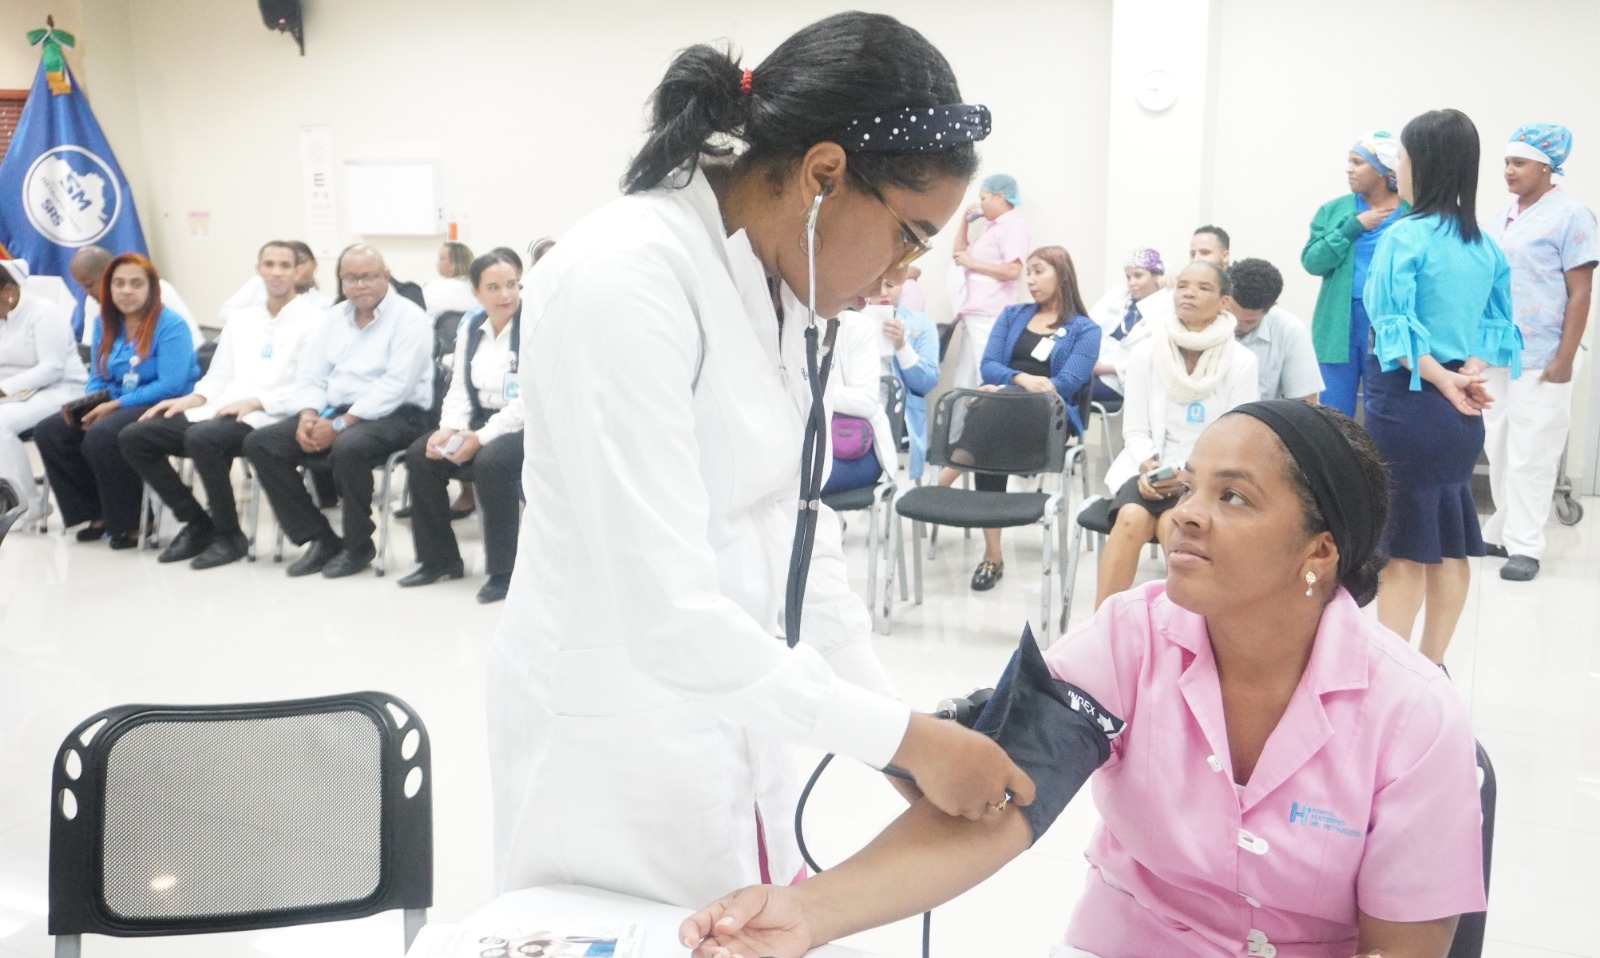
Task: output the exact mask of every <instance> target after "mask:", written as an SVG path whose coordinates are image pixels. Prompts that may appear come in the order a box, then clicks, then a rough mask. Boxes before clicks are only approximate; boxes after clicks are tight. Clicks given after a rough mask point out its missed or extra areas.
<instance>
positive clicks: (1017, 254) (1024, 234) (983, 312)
mask: <svg viewBox="0 0 1600 958" xmlns="http://www.w3.org/2000/svg"><path fill="white" fill-rule="evenodd" d="M967 255H969V256H971V257H972V258H973V259H975V260H977V261H978V262H980V263H990V264H994V265H1000V266H1003V265H1005V264H1006V263H1021V262H1023V261H1024V260H1026V259H1027V258H1028V224H1027V223H1026V222H1025V221H1024V220H1023V219H1022V214H1020V213H1018V212H1017V211H1016V210H1006V211H1005V212H1004V213H1001V214H1000V215H999V216H997V217H995V218H994V220H993V221H991V222H990V223H989V225H987V226H985V227H984V228H983V235H981V236H979V237H978V238H977V239H975V240H973V241H972V244H971V245H969V246H968V247H967ZM966 273H967V282H966V287H967V291H966V295H964V296H963V297H962V298H961V304H960V306H959V307H958V308H957V309H956V312H958V313H960V314H962V315H966V314H968V313H973V314H976V315H979V316H999V315H1000V313H1001V312H1002V311H1003V310H1004V309H1005V308H1006V307H1007V306H1010V305H1011V304H1012V303H1015V302H1016V301H1017V293H1018V291H1020V290H1021V289H1022V277H1021V276H1018V277H1017V278H1016V279H1014V280H1011V281H1009V282H1006V281H1002V280H998V279H995V278H994V277H993V276H985V275H984V274H983V273H980V272H978V271H977V270H975V269H969V270H967V271H966ZM978 351H979V352H982V351H983V349H982V347H981V346H980V347H979V349H978Z"/></svg>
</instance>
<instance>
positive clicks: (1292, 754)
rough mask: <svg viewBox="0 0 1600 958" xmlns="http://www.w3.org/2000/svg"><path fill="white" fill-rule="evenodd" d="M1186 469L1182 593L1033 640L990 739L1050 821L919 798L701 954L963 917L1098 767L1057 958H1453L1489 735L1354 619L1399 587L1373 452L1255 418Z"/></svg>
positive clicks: (1293, 419)
mask: <svg viewBox="0 0 1600 958" xmlns="http://www.w3.org/2000/svg"><path fill="white" fill-rule="evenodd" d="M1180 475H1181V477H1182V480H1183V492H1182V500H1181V502H1180V503H1179V505H1178V506H1177V507H1176V508H1174V510H1173V516H1174V517H1175V520H1176V524H1175V529H1174V534H1173V537H1172V541H1171V542H1170V543H1169V545H1168V550H1167V555H1168V564H1167V572H1168V578H1167V580H1166V581H1165V582H1152V583H1150V584H1148V585H1146V586H1143V587H1141V588H1138V589H1134V590H1132V591H1129V592H1125V593H1122V594H1120V595H1118V596H1115V597H1113V598H1112V599H1110V600H1109V601H1108V602H1106V604H1105V605H1104V606H1102V607H1101V608H1100V609H1099V611H1098V612H1097V613H1096V614H1095V616H1094V618H1093V619H1092V620H1090V621H1089V622H1087V623H1085V624H1084V625H1083V626H1081V627H1080V628H1078V629H1077V630H1076V631H1074V632H1072V633H1070V634H1068V635H1067V636H1065V637H1064V638H1062V639H1061V640H1060V641H1059V642H1057V643H1056V644H1055V645H1054V646H1053V647H1052V648H1051V649H1050V650H1049V651H1048V652H1046V653H1044V655H1043V656H1042V657H1041V656H1040V654H1039V652H1038V650H1037V648H1036V647H1035V646H1033V644H1032V640H1031V637H1027V636H1025V638H1024V642H1023V644H1022V646H1021V647H1020V648H1019V650H1018V652H1017V655H1016V656H1015V657H1014V658H1013V660H1012V664H1011V666H1010V668H1008V669H1007V672H1006V675H1005V676H1004V677H1003V678H1002V680H1001V682H1000V683H999V685H998V687H997V689H996V692H995V696H994V699H992V700H991V701H990V703H989V704H988V705H986V706H985V707H984V711H983V713H982V714H980V716H979V718H978V728H979V730H980V731H981V730H985V728H986V726H987V727H988V730H989V731H991V732H992V733H993V734H995V735H996V736H997V738H998V740H999V742H1000V744H1001V745H1003V746H1004V747H1005V748H1006V751H1007V752H1008V753H1009V754H1010V755H1011V756H1012V758H1013V759H1014V760H1015V761H1017V762H1018V764H1019V765H1020V766H1021V767H1023V768H1024V770H1026V771H1027V772H1028V773H1029V774H1030V775H1031V776H1032V777H1033V779H1034V781H1035V783H1036V784H1037V785H1038V794H1037V797H1036V798H1035V800H1034V802H1033V804H1031V805H1029V806H1027V807H1026V808H1019V807H1017V806H1016V805H1013V804H1011V803H1010V801H1009V797H1008V796H1002V795H996V796H995V800H994V801H993V802H991V803H990V806H989V807H990V811H989V812H988V813H987V814H986V815H984V816H983V817H982V818H980V819H978V820H967V819H960V818H951V817H949V816H946V815H943V814H940V813H939V812H938V811H937V810H936V809H934V808H932V807H931V806H929V805H928V804H927V803H926V802H924V801H918V802H917V803H915V804H913V805H912V807H911V808H910V809H909V810H908V811H907V812H906V813H905V814H904V815H902V816H901V817H900V818H899V819H898V820H896V821H895V822H894V823H893V824H891V825H890V826H889V827H888V828H887V829H886V830H885V831H884V832H883V834H881V835H880V836H878V838H877V839H875V840H874V841H873V842H872V843H871V844H870V845H868V846H867V847H866V848H865V849H863V850H862V851H861V852H859V853H858V854H857V855H855V856H854V857H853V858H851V859H850V860H848V861H846V862H845V863H844V864H842V865H840V866H838V867H837V868H834V869H832V870H830V871H827V872H824V873H822V874H821V875H819V876H817V877H815V878H813V879H810V880H808V881H806V882H804V883H802V884H800V885H797V886H794V887H785V888H775V887H768V886H761V887H752V888H746V889H743V890H741V891H738V892H735V893H734V894H732V895H729V896H727V897H725V898H723V899H721V900H719V901H717V902H716V903H714V904H712V905H711V906H709V907H707V908H706V909H704V910H703V911H701V912H699V913H697V914H695V915H694V916H692V917H691V918H689V919H688V920H687V921H686V922H684V925H683V927H682V937H683V939H684V943H685V945H686V946H688V947H690V948H693V949H694V954H695V955H696V956H697V958H730V956H734V955H739V956H745V958H755V956H766V955H770V956H782V958H787V956H799V955H801V954H803V953H804V952H805V951H806V950H807V949H808V948H812V947H814V946H816V945H819V944H821V943H823V942H826V941H830V940H832V939H834V938H837V937H840V936H842V935H848V934H852V933H854V932H856V931H859V930H861V929H864V928H868V927H872V926H875V925H879V924H883V923H886V922H890V921H895V920H898V919H900V918H903V917H906V916H908V915H913V914H916V913H917V912H920V911H923V910H925V909H927V908H931V907H933V906H934V905H936V904H938V903H940V902H944V901H947V900H949V899H950V898H953V897H954V896H956V895H958V894H960V893H961V892H963V891H965V890H966V889H968V888H971V887H972V886H973V885H975V884H977V883H978V882H980V881H982V880H983V879H985V878H987V877H988V876H989V875H991V874H993V873H994V872H995V871H997V870H998V869H999V868H1000V867H1001V866H1002V865H1004V864H1005V863H1006V862H1008V861H1010V860H1011V859H1012V858H1014V857H1016V856H1017V855H1019V854H1021V853H1022V852H1023V851H1024V850H1025V849H1027V848H1028V847H1029V846H1030V845H1031V844H1032V842H1033V841H1035V840H1036V839H1037V838H1038V836H1039V835H1040V834H1042V833H1043V832H1044V830H1045V829H1046V828H1048V827H1049V825H1050V823H1051V822H1052V821H1053V820H1054V818H1055V816H1056V815H1057V814H1059V813H1060V810H1061V809H1062V808H1064V807H1065V805H1066V804H1067V801H1068V800H1069V799H1070V798H1071V797H1072V795H1073V793H1074V792H1076V790H1077V789H1078V787H1079V786H1080V785H1082V783H1083V782H1084V781H1085V780H1086V779H1088V778H1090V777H1091V774H1090V773H1091V772H1092V773H1094V774H1093V775H1092V778H1093V782H1094V787H1093V792H1094V801H1095V805H1096V807H1097V808H1098V810H1099V812H1100V815H1101V817H1102V819H1103V820H1104V824H1103V825H1102V826H1101V827H1100V829H1099V830H1098V831H1097V832H1096V834H1095V836H1094V838H1093V839H1092V841H1091V842H1090V845H1089V848H1088V851H1087V858H1088V860H1089V873H1088V877H1087V881H1086V885H1085V888H1084V891H1083V894H1082V896H1081V898H1080V900H1079V902H1078V906H1077V909H1076V911H1075V912H1074V914H1073V916H1072V920H1071V922H1070V924H1069V926H1068V928H1067V932H1066V936H1065V940H1064V941H1063V942H1062V943H1061V945H1060V946H1058V947H1057V948H1056V950H1055V952H1054V953H1053V954H1054V955H1055V956H1057V958H1067V956H1074V958H1081V956H1092V958H1122V956H1132V955H1180V954H1182V955H1202V956H1218V958H1220V956H1244V955H1249V956H1261V958H1274V956H1275V958H1302V956H1303V958H1310V956H1316V958H1349V956H1351V955H1372V954H1375V953H1376V954H1379V955H1382V956H1384V958H1443V956H1444V955H1445V954H1446V952H1447V951H1448V950H1449V947H1450V941H1451V938H1452V936H1453V935H1454V931H1455V925H1456V921H1457V918H1458V916H1460V915H1462V914H1465V913H1469V912H1475V911H1481V910H1483V908H1484V884H1483V867H1482V856H1481V849H1480V842H1479V834H1480V832H1479V799H1478V785H1477V774H1476V768H1475V765H1474V758H1473V740H1472V732H1471V728H1470V726H1469V724H1468V720H1467V714H1466V709H1465V708H1464V706H1463V705H1462V703H1461V700H1460V698H1459V696H1457V695H1456V694H1455V692H1454V690H1453V689H1452V688H1451V686H1450V684H1449V681H1448V679H1447V677H1446V676H1445V675H1444V673H1443V672H1441V671H1440V670H1439V668H1438V667H1437V666H1435V665H1434V664H1433V663H1431V662H1429V661H1428V660H1427V659H1425V658H1424V657H1423V656H1422V655H1421V654H1420V653H1418V652H1416V651H1415V650H1413V649H1411V648H1410V647H1408V646H1407V645H1406V644H1405V643H1404V642H1402V641H1401V640H1400V639H1399V638H1398V637H1397V636H1395V635H1394V634H1393V633H1391V632H1390V631H1388V630H1387V629H1385V628H1383V627H1382V626H1381V625H1380V624H1378V622H1377V621H1376V620H1375V619H1372V618H1370V617H1367V616H1364V615H1362V614H1361V612H1360V608H1359V607H1360V606H1361V605H1364V604H1366V603H1367V602H1370V601H1371V599H1372V597H1373V595H1374V594H1375V592H1376V589H1377V581H1378V573H1379V571H1380V570H1381V568H1382V566H1383V558H1382V556H1381V555H1379V554H1378V552H1377V548H1378V542H1379V538H1380V536H1381V533H1382V530H1383V526H1384V522H1385V519H1386V515H1385V512H1386V510H1387V503H1388V501H1389V496H1388V490H1387V479H1386V476H1385V473H1384V469H1383V466H1382V463H1381V461H1380V460H1379V458H1378V455H1377V450H1376V447H1375V446H1374V445H1373V442H1372V440H1371V439H1370V438H1369V437H1368V436H1367V435H1366V433H1365V432H1363V431H1362V430H1361V428H1360V427H1359V426H1357V425H1356V424H1355V423H1353V422H1351V421H1350V420H1349V419H1347V418H1345V417H1344V416H1343V415H1342V414H1340V413H1339V412H1337V411H1335V410H1332V409H1329V408H1326V407H1315V406H1311V405H1308V404H1306V403H1301V402H1298V401H1295V400H1276V401H1272V402H1262V403H1250V404H1247V405H1244V406H1241V407H1239V408H1238V409H1236V410H1234V411H1233V412H1232V413H1230V414H1229V415H1227V416H1225V417H1224V418H1222V419H1221V420H1219V421H1218V422H1217V423H1216V424H1214V425H1213V426H1211V427H1210V428H1209V429H1208V430H1207V431H1206V432H1205V433H1204V434H1203V435H1202V436H1201V437H1200V439H1199V441H1198V443H1197V445H1196V446H1195V448H1194V451H1193V453H1192V454H1191V455H1190V457H1189V460H1188V465H1187V469H1186V470H1185V472H1183V473H1181V474H1180ZM997 701H999V702H1000V703H1001V706H1000V707H999V708H998V709H997V708H996V704H995V703H996V702H997ZM1041 703H1043V704H1041ZM992 712H999V713H1002V714H999V715H998V716H995V715H991V713H992Z"/></svg>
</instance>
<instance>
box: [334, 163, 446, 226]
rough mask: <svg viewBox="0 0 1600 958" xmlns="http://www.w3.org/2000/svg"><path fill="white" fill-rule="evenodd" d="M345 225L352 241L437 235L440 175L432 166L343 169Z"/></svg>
mask: <svg viewBox="0 0 1600 958" xmlns="http://www.w3.org/2000/svg"><path fill="white" fill-rule="evenodd" d="M344 196H345V220H346V223H347V225H348V227H349V228H348V232H349V233H350V234H351V235H353V236H438V235H440V233H441V232H443V229H442V227H441V225H440V216H439V186H438V170H437V168H436V167H435V165H434V164H433V163H431V162H423V161H409V160H351V161H346V163H345V164H344Z"/></svg>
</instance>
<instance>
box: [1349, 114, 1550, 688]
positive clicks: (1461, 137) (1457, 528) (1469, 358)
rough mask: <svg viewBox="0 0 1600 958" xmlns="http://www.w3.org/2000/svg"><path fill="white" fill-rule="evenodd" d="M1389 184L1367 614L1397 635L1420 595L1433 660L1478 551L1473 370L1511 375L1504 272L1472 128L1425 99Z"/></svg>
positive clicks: (1377, 261)
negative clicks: (1378, 500) (1385, 561)
mask: <svg viewBox="0 0 1600 958" xmlns="http://www.w3.org/2000/svg"><path fill="white" fill-rule="evenodd" d="M1400 143H1401V152H1400V168H1399V170H1398V171H1397V172H1398V174H1399V177H1398V179H1399V187H1400V195H1401V197H1403V198H1404V199H1405V200H1406V201H1407V202H1409V203H1410V204H1411V206H1412V209H1411V212H1410V214H1408V215H1407V216H1405V217H1404V218H1403V219H1401V220H1400V221H1399V222H1397V223H1395V224H1394V225H1393V226H1391V227H1390V228H1389V229H1388V231H1387V232H1385V233H1384V235H1383V238H1382V239H1380V240H1379V241H1378V247H1377V249H1376V250H1375V251H1374V252H1373V256H1372V263H1371V266H1370V267H1369V270H1368V273H1367V286H1366V291H1365V297H1364V298H1365V302H1366V308H1367V312H1368V314H1369V315H1370V316H1371V318H1372V334H1373V344H1372V353H1371V355H1370V356H1369V357H1368V359H1367V372H1366V425H1367V430H1368V431H1369V432H1370V433H1372V438H1373V439H1374V440H1376V441H1377V443H1378V449H1379V450H1380V451H1381V452H1382V453H1383V459H1384V462H1386V463H1387V464H1388V466H1389V472H1390V478H1391V495H1390V508H1389V524H1388V527H1387V529H1385V531H1384V543H1383V544H1384V551H1385V552H1387V553H1388V555H1389V560H1390V561H1389V565H1388V567H1387V568H1385V569H1384V572H1383V578H1382V580H1381V584H1380V586H1379V589H1378V619H1379V620H1380V621H1381V622H1382V623H1383V624H1384V625H1386V626H1388V627H1389V628H1391V629H1393V630H1394V631H1395V632H1397V633H1399V634H1400V635H1401V636H1402V637H1404V638H1407V639H1409V638H1410V636H1411V632H1412V628H1413V626H1414V625H1415V623H1416V619H1417V613H1418V612H1419V611H1422V610H1423V608H1424V605H1426V612H1425V614H1424V616H1423V623H1422V654H1423V655H1426V656H1427V657H1428V658H1430V659H1432V660H1433V661H1435V662H1438V663H1441V664H1443V662H1444V653H1445V648H1446V647H1447V646H1448V645H1449V644H1450V637H1451V635H1452V634H1454V632H1455V627H1456V621H1457V620H1458V619H1459V618H1460V617H1461V609H1462V606H1463V605H1464V604H1465V603H1466V598H1467V587H1468V586H1469V585H1470V583H1471V577H1472V572H1471V567H1470V566H1468V564H1467V561H1466V560H1467V558H1468V557H1469V556H1481V555H1483V554H1484V547H1483V537H1482V534H1481V532H1480V530H1479V528H1478V513H1477V509H1476V507H1475V506H1474V505H1473V501H1472V490H1471V489H1470V488H1469V485H1468V484H1469V482H1470V481H1471V479H1472V467H1473V465H1474V464H1476V463H1477V461H1478V455H1479V453H1480V452H1482V450H1483V436H1484V429H1483V410H1484V408H1485V407H1487V406H1488V405H1489V404H1490V403H1491V402H1492V401H1493V397H1491V396H1490V395H1489V394H1488V391H1487V390H1486V389H1485V388H1484V381H1485V377H1484V375H1483V370H1484V369H1485V368H1487V367H1488V366H1508V367H1510V368H1511V371H1512V373H1511V374H1512V376H1518V375H1520V374H1521V366H1520V356H1521V353H1522V337H1521V334H1519V333H1518V332H1517V328H1516V326H1514V325H1512V322H1511V271H1510V269H1509V267H1507V265H1506V258H1505V256H1504V255H1503V254H1502V253H1501V252H1500V247H1498V246H1496V245H1495V243H1494V241H1493V240H1491V239H1489V238H1488V237H1486V236H1484V235H1483V233H1482V232H1481V231H1480V230H1479V229H1478V221H1477V218H1476V216H1475V215H1474V213H1473V207H1474V204H1475V203H1476V201H1477V195H1478V130H1477V128H1476V127H1475V126H1473V125H1472V121H1471V120H1470V119H1468V118H1467V116H1466V114H1464V113H1462V112H1460V111H1459V110H1434V111H1432V112H1429V113H1424V114H1423V115H1421V116H1419V117H1417V118H1416V119H1414V120H1412V121H1411V122H1410V123H1407V124H1406V127H1405V129H1404V130H1402V131H1401V133H1400Z"/></svg>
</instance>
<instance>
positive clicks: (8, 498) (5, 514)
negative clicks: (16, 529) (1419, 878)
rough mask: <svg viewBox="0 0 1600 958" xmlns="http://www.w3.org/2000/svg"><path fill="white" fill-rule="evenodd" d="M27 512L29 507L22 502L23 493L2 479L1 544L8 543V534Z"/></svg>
mask: <svg viewBox="0 0 1600 958" xmlns="http://www.w3.org/2000/svg"><path fill="white" fill-rule="evenodd" d="M27 511H28V506H27V504H26V503H24V502H23V501H22V495H21V493H19V492H17V490H16V488H15V487H14V486H12V485H11V483H9V482H7V481H6V480H4V479H0V542H4V541H6V533H8V532H10V531H11V527H12V526H14V525H16V524H17V520H18V519H21V518H22V514H23V513H24V512H27Z"/></svg>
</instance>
